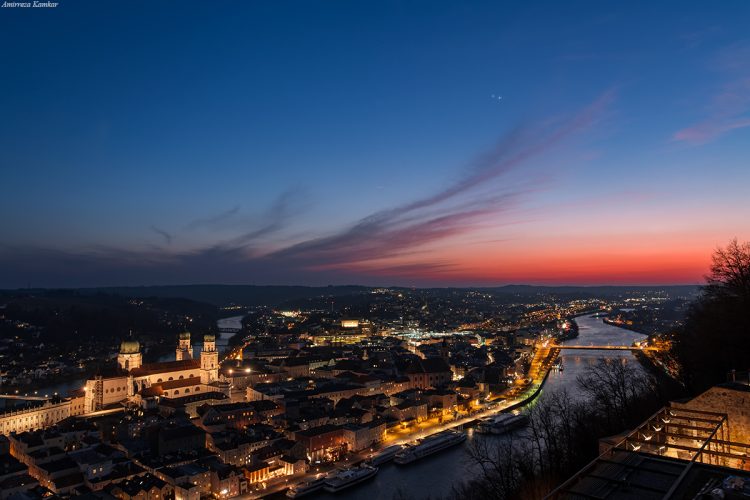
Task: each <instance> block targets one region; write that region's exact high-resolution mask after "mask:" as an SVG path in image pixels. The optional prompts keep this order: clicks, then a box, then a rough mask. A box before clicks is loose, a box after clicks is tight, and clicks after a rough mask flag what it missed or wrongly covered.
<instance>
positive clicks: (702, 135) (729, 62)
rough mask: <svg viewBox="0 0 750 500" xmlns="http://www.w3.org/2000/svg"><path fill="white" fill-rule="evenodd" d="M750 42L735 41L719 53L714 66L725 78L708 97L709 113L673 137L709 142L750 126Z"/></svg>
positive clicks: (682, 139) (677, 139)
mask: <svg viewBox="0 0 750 500" xmlns="http://www.w3.org/2000/svg"><path fill="white" fill-rule="evenodd" d="M749 55H750V45H748V44H736V45H733V46H731V47H728V48H727V49H725V50H724V51H722V52H721V53H720V54H719V57H718V58H717V62H716V64H715V69H717V70H718V71H720V72H722V73H724V74H725V75H726V76H727V78H728V81H727V83H725V84H724V85H723V86H722V87H721V89H720V90H719V91H718V92H717V93H716V94H715V95H714V96H713V97H712V98H711V100H710V103H709V105H708V106H707V108H708V109H707V111H708V117H707V118H706V119H705V120H703V121H701V122H700V123H697V124H694V125H691V126H689V127H686V128H683V129H681V130H678V131H677V132H675V133H674V134H673V136H672V138H673V139H674V140H676V141H684V142H689V143H692V144H705V143H707V142H711V141H713V140H715V139H717V138H719V137H721V136H722V135H724V134H726V133H728V132H731V131H732V130H736V129H740V128H745V127H750V62H749V61H750V59H748V56H749Z"/></svg>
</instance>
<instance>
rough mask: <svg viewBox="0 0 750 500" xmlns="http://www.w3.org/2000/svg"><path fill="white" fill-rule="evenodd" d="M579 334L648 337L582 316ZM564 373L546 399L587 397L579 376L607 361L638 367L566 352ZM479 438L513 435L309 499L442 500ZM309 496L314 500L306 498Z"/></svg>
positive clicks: (595, 339)
mask: <svg viewBox="0 0 750 500" xmlns="http://www.w3.org/2000/svg"><path fill="white" fill-rule="evenodd" d="M575 321H576V323H577V324H578V329H579V334H578V337H577V338H575V339H571V340H568V341H566V342H565V344H569V345H631V344H632V343H633V342H634V341H635V340H641V339H643V338H644V336H643V335H641V334H639V333H636V332H632V331H630V330H625V329H623V328H619V327H616V326H611V325H607V324H606V323H604V322H603V321H602V320H601V318H595V317H592V316H580V317H578V318H576V319H575ZM561 358H562V363H563V371H555V372H553V373H550V376H549V377H548V379H547V383H546V384H545V386H544V389H543V391H542V394H541V395H540V398H544V397H545V395H546V394H550V393H551V392H554V391H556V390H560V389H563V388H564V389H566V390H567V391H568V392H569V393H570V394H571V395H572V396H573V397H576V396H578V397H581V392H580V391H579V390H578V386H577V383H576V377H577V376H578V375H579V374H581V373H583V372H584V371H585V369H586V367H587V366H589V365H590V364H592V363H596V362H597V361H598V360H599V359H603V358H625V359H627V360H630V361H632V362H634V363H637V361H636V360H635V358H634V357H633V355H632V354H631V353H630V351H566V350H563V351H562V354H561ZM477 439H481V440H492V441H494V442H497V441H499V440H504V439H508V438H507V436H488V435H484V434H478V433H474V432H472V431H469V436H468V439H467V440H466V442H465V443H464V444H462V445H460V446H457V447H455V448H450V449H448V450H445V451H443V452H440V453H437V454H436V455H433V456H431V457H428V458H425V459H423V460H420V461H418V462H415V463H413V464H410V465H407V466H398V465H396V464H394V463H388V464H385V465H382V466H381V467H380V471H379V472H378V474H377V475H376V476H375V478H374V479H373V480H371V481H368V482H366V483H363V484H362V485H358V486H354V487H352V488H351V489H349V490H346V491H343V492H341V493H337V494H335V495H334V494H330V493H319V494H317V495H310V497H309V498H320V499H326V500H328V499H330V500H333V499H338V500H355V499H361V498H369V499H391V498H394V496H398V497H402V498H409V499H421V498H427V497H431V498H440V497H443V496H446V495H448V494H449V493H450V489H451V487H452V486H453V485H455V484H458V483H461V482H462V481H464V480H466V478H468V477H471V476H472V475H473V473H474V471H472V468H471V467H470V465H469V464H468V463H467V462H468V460H467V458H468V456H467V453H468V448H467V447H468V446H470V444H471V443H472V442H473V441H474V440H477ZM305 498H308V497H305Z"/></svg>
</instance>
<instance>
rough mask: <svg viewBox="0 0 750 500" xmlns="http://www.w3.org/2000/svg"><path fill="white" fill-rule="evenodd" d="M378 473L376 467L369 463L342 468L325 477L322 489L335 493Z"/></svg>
mask: <svg viewBox="0 0 750 500" xmlns="http://www.w3.org/2000/svg"><path fill="white" fill-rule="evenodd" d="M377 473H378V468H377V467H373V466H371V465H367V464H363V465H360V466H359V467H352V468H348V469H344V470H342V471H340V472H338V473H337V474H335V475H333V476H331V477H328V478H326V480H325V483H324V484H323V489H325V490H326V491H327V492H329V493H336V492H337V491H341V490H343V489H345V488H349V487H351V486H354V485H355V484H359V483H361V482H363V481H366V480H368V479H370V478H371V477H374V476H375V474H377Z"/></svg>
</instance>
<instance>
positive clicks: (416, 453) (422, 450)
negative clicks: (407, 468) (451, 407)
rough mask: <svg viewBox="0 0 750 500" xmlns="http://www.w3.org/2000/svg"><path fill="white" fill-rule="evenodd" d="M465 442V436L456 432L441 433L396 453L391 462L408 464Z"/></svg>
mask: <svg viewBox="0 0 750 500" xmlns="http://www.w3.org/2000/svg"><path fill="white" fill-rule="evenodd" d="M464 441H466V434H464V433H463V432H456V431H443V432H439V433H437V434H435V435H434V436H430V437H427V438H424V439H423V440H422V441H420V442H419V444H417V445H413V446H409V447H407V448H404V449H403V450H401V451H400V452H398V453H396V456H395V457H394V459H393V461H394V462H396V463H397V464H399V465H404V464H409V463H411V462H414V461H415V460H419V459H420V458H424V457H426V456H429V455H432V454H433V453H437V452H438V451H441V450H444V449H446V448H450V447H451V446H455V445H457V444H459V443H463V442H464Z"/></svg>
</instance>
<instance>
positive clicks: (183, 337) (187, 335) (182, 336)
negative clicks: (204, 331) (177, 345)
mask: <svg viewBox="0 0 750 500" xmlns="http://www.w3.org/2000/svg"><path fill="white" fill-rule="evenodd" d="M180 340H190V332H182V333H181V334H180Z"/></svg>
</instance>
